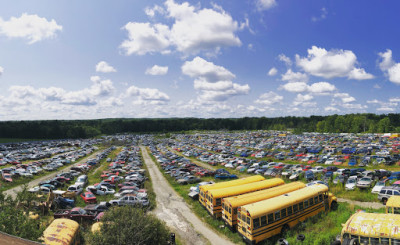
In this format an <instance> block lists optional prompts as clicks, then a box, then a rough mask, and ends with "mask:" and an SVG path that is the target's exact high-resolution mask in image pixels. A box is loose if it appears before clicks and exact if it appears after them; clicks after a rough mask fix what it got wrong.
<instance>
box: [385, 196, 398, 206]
mask: <svg viewBox="0 0 400 245" xmlns="http://www.w3.org/2000/svg"><path fill="white" fill-rule="evenodd" d="M386 207H395V208H400V196H391V197H389V199H388V200H387V202H386Z"/></svg>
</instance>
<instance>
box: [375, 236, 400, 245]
mask: <svg viewBox="0 0 400 245" xmlns="http://www.w3.org/2000/svg"><path fill="white" fill-rule="evenodd" d="M370 239H371V242H370V243H371V245H379V238H376V237H371V238H370ZM392 244H396V245H399V244H400V243H393V240H392Z"/></svg>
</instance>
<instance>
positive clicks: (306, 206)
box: [304, 200, 308, 208]
mask: <svg viewBox="0 0 400 245" xmlns="http://www.w3.org/2000/svg"><path fill="white" fill-rule="evenodd" d="M304 208H308V200H305V201H304Z"/></svg>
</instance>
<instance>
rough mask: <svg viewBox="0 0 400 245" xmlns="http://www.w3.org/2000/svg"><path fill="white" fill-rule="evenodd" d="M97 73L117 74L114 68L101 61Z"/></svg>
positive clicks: (97, 66)
mask: <svg viewBox="0 0 400 245" xmlns="http://www.w3.org/2000/svg"><path fill="white" fill-rule="evenodd" d="M96 71H97V72H102V73H110V72H116V71H117V70H115V68H114V67H112V66H110V65H109V64H108V63H107V62H105V61H100V62H99V63H98V64H97V65H96Z"/></svg>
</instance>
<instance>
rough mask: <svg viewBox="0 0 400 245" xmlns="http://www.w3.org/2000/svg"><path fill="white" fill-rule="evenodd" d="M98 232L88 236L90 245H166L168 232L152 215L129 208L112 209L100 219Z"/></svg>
mask: <svg viewBox="0 0 400 245" xmlns="http://www.w3.org/2000/svg"><path fill="white" fill-rule="evenodd" d="M102 223H103V224H102V226H101V228H100V231H97V232H95V233H94V234H88V236H87V242H88V244H91V245H103V244H114V245H125V244H126V245H130V244H154V245H156V244H166V243H167V241H168V239H169V237H170V236H169V234H170V233H169V231H168V229H167V228H166V226H165V224H164V223H162V222H161V221H160V220H159V219H157V218H156V217H155V216H154V215H152V214H147V213H145V212H144V211H143V210H142V209H139V208H134V207H130V206H125V207H114V208H112V209H111V210H109V211H107V213H106V214H105V215H104V217H103V218H102Z"/></svg>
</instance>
